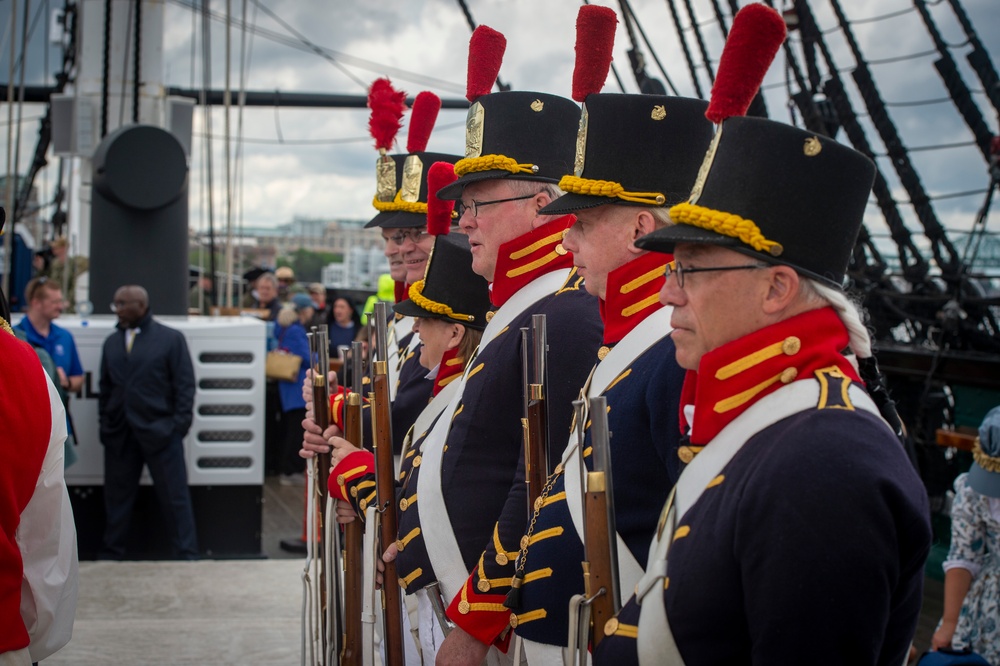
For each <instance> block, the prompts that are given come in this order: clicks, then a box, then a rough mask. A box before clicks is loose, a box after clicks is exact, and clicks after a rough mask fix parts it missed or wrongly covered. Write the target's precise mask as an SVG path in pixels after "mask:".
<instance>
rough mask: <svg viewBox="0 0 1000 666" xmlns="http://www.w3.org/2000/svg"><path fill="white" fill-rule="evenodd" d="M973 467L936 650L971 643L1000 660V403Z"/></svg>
mask: <svg viewBox="0 0 1000 666" xmlns="http://www.w3.org/2000/svg"><path fill="white" fill-rule="evenodd" d="M972 455H973V462H972V467H971V468H970V469H969V472H968V473H967V474H960V475H959V476H958V478H956V479H955V500H954V503H953V504H952V505H951V546H950V548H949V549H948V558H947V559H946V560H945V561H944V563H943V567H944V571H945V574H944V613H943V615H942V617H941V623H940V624H939V625H938V627H937V630H936V631H935V632H934V636H933V637H932V638H931V649H933V650H941V649H946V648H951V649H955V650H960V649H963V648H969V649H971V650H972V651H973V652H976V653H978V654H979V655H980V656H982V657H983V658H984V659H986V661H988V662H989V663H991V664H997V663H1000V557H998V554H1000V407H994V408H993V409H991V410H990V411H989V412H988V413H987V414H986V417H985V418H984V419H983V422H982V424H981V425H980V426H979V437H978V438H977V439H976V442H975V444H974V445H973V451H972Z"/></svg>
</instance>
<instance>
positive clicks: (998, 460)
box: [972, 437, 1000, 474]
mask: <svg viewBox="0 0 1000 666" xmlns="http://www.w3.org/2000/svg"><path fill="white" fill-rule="evenodd" d="M972 458H973V460H975V461H976V464H977V465H979V466H980V467H982V468H983V469H985V470H986V471H987V472H993V473H995V474H1000V457H995V456H990V455H987V454H986V452H985V451H983V447H982V446H980V444H979V438H978V437H976V441H975V442H974V443H973V444H972Z"/></svg>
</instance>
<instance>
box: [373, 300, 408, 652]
mask: <svg viewBox="0 0 1000 666" xmlns="http://www.w3.org/2000/svg"><path fill="white" fill-rule="evenodd" d="M387 308H388V305H387V304H386V303H376V304H375V313H374V320H375V345H376V354H377V358H378V360H377V361H375V363H374V372H373V378H372V385H373V388H374V394H373V400H372V403H373V404H372V432H373V435H374V438H373V442H374V446H375V496H376V498H377V500H376V501H377V502H378V510H379V512H380V513H381V517H380V519H379V525H380V527H379V535H380V540H381V545H380V547H379V549H378V552H379V555H380V556H381V554H382V553H384V552H385V549H386V548H387V547H388V546H389V544H391V543H395V542H396V532H397V524H398V523H397V520H398V517H397V515H396V485H395V477H396V474H395V463H394V461H393V457H392V421H391V418H390V412H389V372H388V371H389V368H388V363H387V361H386V359H387V358H388V331H387V330H386V322H387V321H388V314H389V313H388V309H387ZM384 565H385V570H384V571H383V572H382V608H383V611H384V614H385V636H384V639H385V653H386V663H387V665H388V666H403V598H402V597H403V595H402V590H401V589H400V587H399V576H398V574H397V572H396V562H395V561H392V562H385V563H384Z"/></svg>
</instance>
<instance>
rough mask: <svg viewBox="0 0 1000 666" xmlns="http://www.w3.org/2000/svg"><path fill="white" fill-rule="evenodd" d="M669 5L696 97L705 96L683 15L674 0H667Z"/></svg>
mask: <svg viewBox="0 0 1000 666" xmlns="http://www.w3.org/2000/svg"><path fill="white" fill-rule="evenodd" d="M667 7H669V8H670V16H671V17H672V18H673V20H674V29H675V30H676V31H677V39H678V41H680V43H681V49H682V50H683V51H684V60H685V61H687V65H688V71H689V72H690V73H691V83H693V84H694V94H695V97H698V98H704V97H705V94H704V93H703V92H702V90H701V84H700V83H699V82H698V72H697V71H696V68H695V63H694V59H693V58H692V57H691V49H689V48H688V44H687V39H685V38H684V32H685V28H683V27H682V26H681V17H680V16H679V15H678V14H677V7H676V6H675V5H674V0H667Z"/></svg>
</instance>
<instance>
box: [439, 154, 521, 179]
mask: <svg viewBox="0 0 1000 666" xmlns="http://www.w3.org/2000/svg"><path fill="white" fill-rule="evenodd" d="M493 169H500V170H501V171H510V172H511V173H538V166H537V165H535V164H519V163H518V161H517V160H515V159H514V158H512V157H506V156H504V155H482V156H480V157H466V158H464V159H461V160H459V161H458V162H456V163H455V175H456V176H458V177H459V178H461V177H462V176H464V175H465V174H467V173H475V172H478V171H492V170H493Z"/></svg>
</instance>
